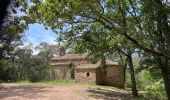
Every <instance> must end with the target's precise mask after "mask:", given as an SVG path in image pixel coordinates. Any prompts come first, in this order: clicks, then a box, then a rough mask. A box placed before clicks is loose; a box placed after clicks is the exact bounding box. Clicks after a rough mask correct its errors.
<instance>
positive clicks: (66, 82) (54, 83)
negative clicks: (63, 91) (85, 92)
mask: <svg viewBox="0 0 170 100" xmlns="http://www.w3.org/2000/svg"><path fill="white" fill-rule="evenodd" d="M16 83H22V84H35V85H44V86H66V85H67V86H68V85H80V86H90V87H97V86H98V85H96V84H94V83H87V82H76V81H75V80H50V81H49V80H42V81H38V82H31V81H29V80H22V81H18V82H16Z"/></svg>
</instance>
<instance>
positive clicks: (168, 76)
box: [162, 70, 170, 100]
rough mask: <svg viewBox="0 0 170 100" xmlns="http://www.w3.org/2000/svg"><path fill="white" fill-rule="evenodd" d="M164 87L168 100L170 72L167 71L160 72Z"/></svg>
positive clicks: (169, 97) (169, 98)
mask: <svg viewBox="0 0 170 100" xmlns="http://www.w3.org/2000/svg"><path fill="white" fill-rule="evenodd" d="M162 75H163V80H164V85H165V90H166V94H167V97H168V100H170V72H169V71H167V70H162Z"/></svg>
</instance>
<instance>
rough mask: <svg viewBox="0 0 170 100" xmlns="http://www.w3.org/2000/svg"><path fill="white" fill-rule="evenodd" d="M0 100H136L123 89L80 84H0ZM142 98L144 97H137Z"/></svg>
mask: <svg viewBox="0 0 170 100" xmlns="http://www.w3.org/2000/svg"><path fill="white" fill-rule="evenodd" d="M0 100H136V99H133V97H132V96H131V95H130V94H129V92H127V91H125V90H120V89H116V88H112V87H106V88H105V87H100V86H97V87H92V86H82V85H68V86H66V85H65V86H43V85H34V84H16V83H11V84H1V86H0ZM137 100H144V99H137Z"/></svg>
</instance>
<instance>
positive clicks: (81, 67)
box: [76, 62, 100, 69]
mask: <svg viewBox="0 0 170 100" xmlns="http://www.w3.org/2000/svg"><path fill="white" fill-rule="evenodd" d="M99 66H100V62H97V63H96V64H91V63H87V64H81V65H79V66H77V67H76V69H83V68H98V67H99Z"/></svg>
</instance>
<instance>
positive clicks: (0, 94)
mask: <svg viewBox="0 0 170 100" xmlns="http://www.w3.org/2000/svg"><path fill="white" fill-rule="evenodd" d="M50 92H54V91H50V90H48V89H47V87H43V86H31V85H17V86H1V87H0V99H6V98H14V99H15V97H16V98H17V97H21V98H25V99H38V98H43V95H41V94H44V93H50ZM55 92H57V91H55Z"/></svg>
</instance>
